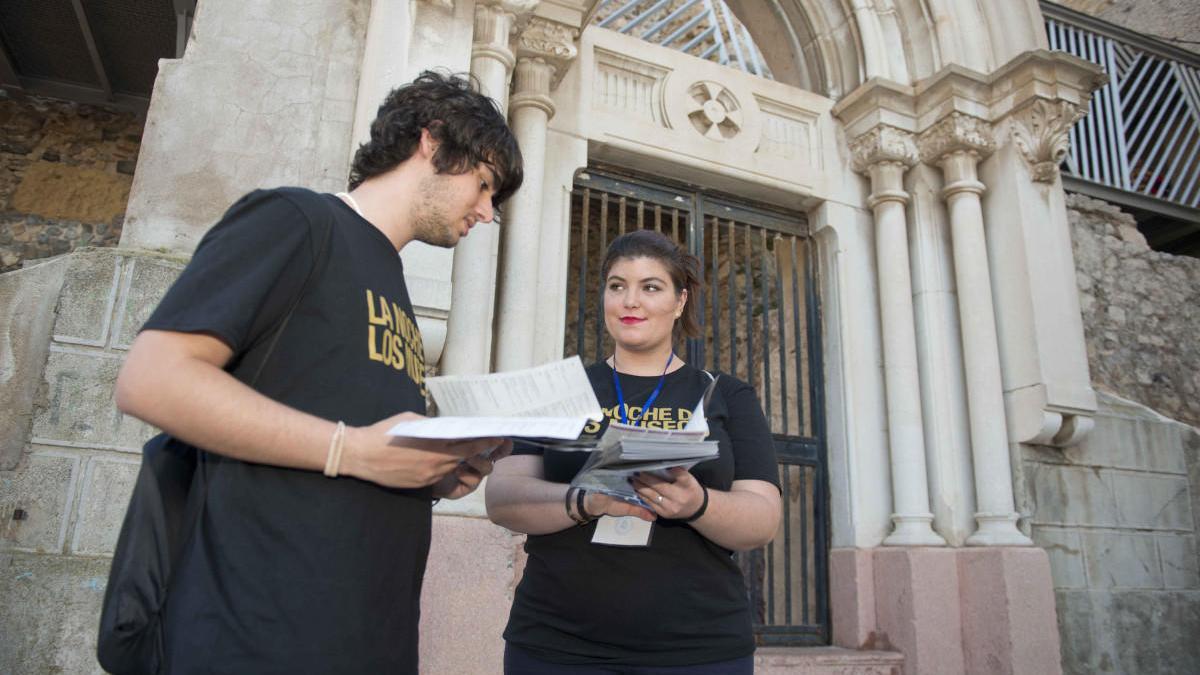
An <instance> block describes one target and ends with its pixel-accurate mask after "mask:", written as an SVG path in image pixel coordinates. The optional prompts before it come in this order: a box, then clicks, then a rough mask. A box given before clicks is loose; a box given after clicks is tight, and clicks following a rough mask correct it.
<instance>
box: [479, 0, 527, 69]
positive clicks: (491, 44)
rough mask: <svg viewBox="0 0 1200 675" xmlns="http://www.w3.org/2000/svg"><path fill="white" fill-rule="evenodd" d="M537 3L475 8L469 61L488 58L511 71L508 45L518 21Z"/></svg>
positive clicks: (520, 0) (509, 1) (508, 1)
mask: <svg viewBox="0 0 1200 675" xmlns="http://www.w3.org/2000/svg"><path fill="white" fill-rule="evenodd" d="M536 6H537V0H501V1H496V0H492V1H484V2H479V3H476V5H475V34H474V36H473V37H472V40H471V42H472V44H471V58H479V57H490V58H493V59H496V60H497V61H499V62H501V63H503V64H504V69H505V70H506V71H511V70H512V67H513V64H514V63H516V57H515V56H513V52H512V49H511V48H510V47H509V42H510V39H511V36H512V32H513V28H514V27H515V26H516V23H517V21H518V19H520V18H521V17H522V16H524V15H525V14H528V13H529V12H531V11H533V8H534V7H536Z"/></svg>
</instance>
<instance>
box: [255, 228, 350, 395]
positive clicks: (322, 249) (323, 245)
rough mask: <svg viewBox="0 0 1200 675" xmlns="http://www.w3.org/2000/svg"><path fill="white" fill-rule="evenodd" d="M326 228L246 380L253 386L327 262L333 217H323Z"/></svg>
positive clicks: (331, 237)
mask: <svg viewBox="0 0 1200 675" xmlns="http://www.w3.org/2000/svg"><path fill="white" fill-rule="evenodd" d="M321 222H322V223H323V225H324V230H323V232H322V236H321V239H320V242H319V243H318V244H317V253H316V256H314V257H313V264H312V267H311V268H309V270H308V276H306V277H305V278H304V284H303V285H302V286H300V292H299V293H297V294H296V295H295V296H293V297H292V299H291V301H290V302H289V303H288V308H287V312H285V313H284V315H283V319H282V320H281V321H280V322H279V327H278V328H276V329H275V331H274V333H273V334H272V335H271V338H270V341H269V342H268V343H267V349H266V351H265V352H263V357H262V360H261V361H259V362H258V367H257V368H255V369H254V374H253V375H252V376H251V377H250V379H248V380H245V382H246V384H248V385H250V386H251V387H253V386H254V385H255V384H257V383H258V378H259V377H260V376H261V375H262V372H263V369H264V368H266V367H267V362H268V361H270V360H271V354H272V353H274V351H275V346H276V345H277V344H279V338H280V337H282V336H283V331H284V330H285V329H286V328H287V325H288V321H290V320H291V318H292V314H293V313H294V312H295V311H296V308H297V307H299V306H300V301H301V300H303V299H304V296H305V295H306V294H307V293H308V289H309V287H310V286H312V283H313V279H314V278H315V277H316V276H317V270H318V269H320V268H321V265H322V264H323V263H324V262H325V253H326V251H327V250H328V249H329V241H330V240H331V239H333V219H332V218H328V219H322V220H321Z"/></svg>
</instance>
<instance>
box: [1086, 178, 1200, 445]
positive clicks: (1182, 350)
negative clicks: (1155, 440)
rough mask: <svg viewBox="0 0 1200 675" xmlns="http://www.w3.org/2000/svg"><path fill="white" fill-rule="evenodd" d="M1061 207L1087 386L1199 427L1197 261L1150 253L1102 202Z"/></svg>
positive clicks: (1122, 217) (1129, 224)
mask: <svg viewBox="0 0 1200 675" xmlns="http://www.w3.org/2000/svg"><path fill="white" fill-rule="evenodd" d="M1067 206H1068V210H1067V215H1068V217H1069V219H1070V222H1071V240H1072V245H1073V248H1074V251H1075V270H1076V280H1077V282H1078V286H1079V304H1080V308H1081V309H1082V312H1083V327H1084V333H1085V335H1086V338H1087V350H1088V367H1089V369H1090V370H1091V375H1092V382H1093V384H1094V385H1095V386H1096V387H1097V388H1100V389H1106V390H1108V391H1110V392H1113V393H1115V394H1117V395H1119V396H1122V397H1124V398H1129V399H1133V400H1135V401H1137V402H1139V403H1142V404H1145V405H1147V406H1149V407H1150V408H1153V409H1154V410H1157V411H1158V412H1160V413H1162V414H1164V415H1167V416H1168V417H1173V418H1175V419H1177V420H1180V421H1182V422H1186V423H1188V424H1191V425H1193V426H1200V339H1197V336H1198V335H1200V259H1197V258H1191V257H1187V256H1177V255H1171V254H1168V253H1160V252H1158V251H1154V250H1151V249H1150V247H1149V246H1148V245H1147V244H1146V240H1145V238H1144V237H1143V236H1142V235H1141V233H1140V232H1138V230H1137V225H1136V223H1135V221H1134V219H1133V217H1132V216H1130V215H1129V214H1127V213H1122V212H1121V211H1120V210H1119V209H1118V208H1117V207H1115V206H1113V205H1111V204H1109V203H1107V202H1102V201H1099V200H1096V199H1091V198H1089V197H1085V196H1083V195H1067Z"/></svg>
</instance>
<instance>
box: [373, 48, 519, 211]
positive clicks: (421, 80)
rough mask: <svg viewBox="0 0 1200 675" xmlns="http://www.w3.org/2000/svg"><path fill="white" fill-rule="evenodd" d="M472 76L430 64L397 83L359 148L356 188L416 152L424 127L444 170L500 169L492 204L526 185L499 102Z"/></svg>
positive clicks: (436, 160)
mask: <svg viewBox="0 0 1200 675" xmlns="http://www.w3.org/2000/svg"><path fill="white" fill-rule="evenodd" d="M468 77H469V76H461V75H449V74H444V73H439V72H435V71H432V70H427V71H425V72H423V73H421V75H420V76H419V77H417V79H415V80H413V81H412V82H411V83H409V84H406V85H403V86H400V87H397V88H395V89H393V90H392V92H391V93H390V94H388V96H387V98H386V99H384V101H383V105H381V106H379V113H378V114H377V115H376V116H375V121H374V122H372V123H371V140H369V141H367V142H366V143H363V144H362V145H360V146H359V147H358V151H357V152H355V153H354V163H353V165H352V166H351V167H350V189H354V188H356V187H358V186H359V184H360V183H362V182H363V181H365V180H367V179H369V178H373V177H375V176H378V175H380V174H384V173H387V172H388V171H391V170H392V169H394V168H396V167H397V166H398V165H399V164H401V163H402V162H404V161H405V160H407V159H408V158H409V157H411V156H412V154H413V152H414V151H415V150H416V149H417V144H418V143H420V141H421V130H422V129H428V130H429V134H430V135H431V136H432V137H433V138H434V140H436V141H437V142H438V149H437V152H436V153H434V155H433V166H434V168H436V169H437V171H438V173H449V174H455V175H457V174H461V173H466V172H468V171H471V170H472V169H474V168H475V167H476V166H478V165H479V164H487V165H488V166H489V167H491V169H492V172H493V173H495V175H496V185H495V186H494V187H495V190H496V193H495V196H493V197H492V204H493V205H496V206H499V205H500V204H501V203H502V202H504V200H506V199H508V198H509V197H511V196H512V193H514V192H516V191H517V188H519V187H521V181H522V180H523V179H524V171H523V169H522V164H523V162H522V160H521V149H520V148H519V147H517V139H516V138H514V137H513V134H512V131H511V130H509V128H508V124H506V123H505V122H504V116H503V115H501V114H500V108H499V107H497V106H496V102H495V101H493V100H492V99H490V98H488V97H487V96H484V95H483V94H481V93H479V91H478V90H477V88H476V85H475V82H474V81H473V80H472V79H468Z"/></svg>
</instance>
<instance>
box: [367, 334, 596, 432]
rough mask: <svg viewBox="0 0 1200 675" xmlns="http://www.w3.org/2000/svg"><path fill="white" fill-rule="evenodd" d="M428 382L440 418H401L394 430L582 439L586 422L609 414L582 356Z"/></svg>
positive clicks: (434, 379)
mask: <svg viewBox="0 0 1200 675" xmlns="http://www.w3.org/2000/svg"><path fill="white" fill-rule="evenodd" d="M425 382H426V386H428V387H429V391H430V393H431V394H433V400H434V401H436V402H437V406H438V415H439V416H438V417H429V418H426V419H422V420H414V421H410V422H400V423H399V424H397V425H395V426H394V427H392V428H391V429H390V430H389V431H388V433H389V434H391V435H393V436H405V437H408V438H440V439H455V438H487V437H499V436H507V437H511V438H533V439H552V440H559V441H565V442H577V441H578V440H579V435H580V433H581V432H582V431H583V427H584V425H585V424H587V423H588V422H589V421H598V420H600V419H602V418H603V416H604V415H603V412H602V411H601V409H600V402H599V401H597V400H596V394H595V393H594V392H593V391H592V385H591V383H590V382H588V378H587V373H586V372H585V371H584V369H583V363H582V362H581V361H580V360H579V357H578V356H573V357H571V358H568V359H563V360H562V361H554V362H552V363H547V364H544V365H541V366H537V367H534V368H527V369H525V370H517V371H511V372H506V373H491V374H488V375H445V376H441V377H431V378H429V379H427V380H426V381H425ZM593 445H594V442H593ZM589 449H590V448H589Z"/></svg>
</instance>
